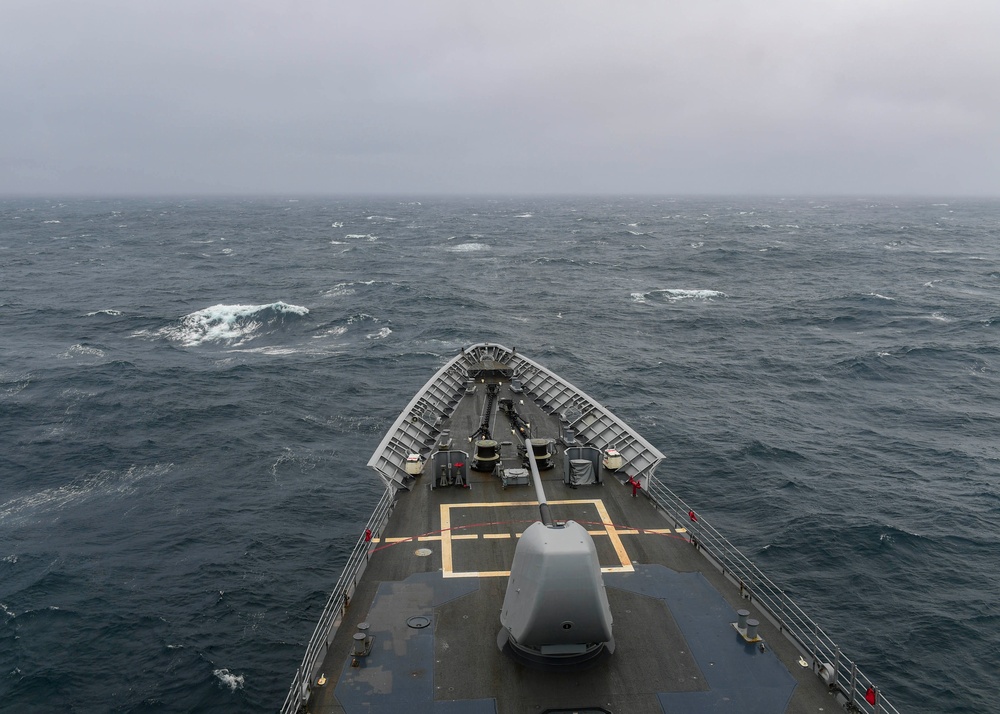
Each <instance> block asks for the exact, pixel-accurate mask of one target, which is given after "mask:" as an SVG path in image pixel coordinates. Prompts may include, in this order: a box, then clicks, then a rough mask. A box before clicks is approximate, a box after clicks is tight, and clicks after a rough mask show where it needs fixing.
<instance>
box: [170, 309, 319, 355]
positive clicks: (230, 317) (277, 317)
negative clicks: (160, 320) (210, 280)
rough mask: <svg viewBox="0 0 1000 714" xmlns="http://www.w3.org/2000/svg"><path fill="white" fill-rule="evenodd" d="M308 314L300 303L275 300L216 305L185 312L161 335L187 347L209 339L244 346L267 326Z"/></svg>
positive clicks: (307, 310) (271, 326) (274, 325)
mask: <svg viewBox="0 0 1000 714" xmlns="http://www.w3.org/2000/svg"><path fill="white" fill-rule="evenodd" d="M308 314H309V309H308V308H305V307H300V306H299V305H289V304H287V303H284V302H281V301H279V302H275V303H271V304H270V305H221V304H220V305H213V306H212V307H206V308H205V309H204V310H198V311H197V312H192V313H191V314H190V315H185V316H184V317H183V318H182V319H181V322H180V324H179V325H176V326H171V327H165V328H163V329H162V330H160V331H159V333H158V334H159V335H160V336H162V337H166V338H167V339H169V340H172V341H174V342H179V343H180V344H181V345H183V346H184V347H197V346H199V345H202V344H204V343H206V342H217V343H221V344H226V345H241V344H244V343H245V342H247V341H248V340H251V339H253V338H254V337H257V336H258V335H259V334H260V333H261V332H262V331H263V330H264V329H265V328H273V327H277V326H279V325H281V324H283V323H284V321H285V320H286V319H288V318H289V317H293V316H294V317H301V316H304V315H308Z"/></svg>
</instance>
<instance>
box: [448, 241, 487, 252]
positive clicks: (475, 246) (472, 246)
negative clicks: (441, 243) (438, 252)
mask: <svg viewBox="0 0 1000 714" xmlns="http://www.w3.org/2000/svg"><path fill="white" fill-rule="evenodd" d="M489 249H490V247H489V246H488V245H486V244H485V243H459V244H458V245H453V246H449V247H448V248H447V250H448V251H449V252H451V253H474V252H476V251H479V250H489Z"/></svg>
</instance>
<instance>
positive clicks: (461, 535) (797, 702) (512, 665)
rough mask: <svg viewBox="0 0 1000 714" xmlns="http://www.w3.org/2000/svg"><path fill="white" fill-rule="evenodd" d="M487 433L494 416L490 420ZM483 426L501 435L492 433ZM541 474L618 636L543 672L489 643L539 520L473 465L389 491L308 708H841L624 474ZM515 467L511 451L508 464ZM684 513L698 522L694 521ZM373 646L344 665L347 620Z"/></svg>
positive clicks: (535, 421)
mask: <svg viewBox="0 0 1000 714" xmlns="http://www.w3.org/2000/svg"><path fill="white" fill-rule="evenodd" d="M501 396H507V397H511V398H514V399H515V401H516V402H517V406H518V410H519V411H522V412H523V414H524V416H525V418H526V419H527V420H528V421H530V422H531V423H532V425H533V431H534V434H535V435H536V436H542V437H552V438H555V437H557V436H558V435H559V423H558V421H557V420H556V419H555V418H554V417H552V416H549V415H547V414H545V413H544V412H543V411H542V410H541V409H538V408H537V407H536V406H535V405H534V404H533V403H532V402H531V400H530V399H528V398H527V397H526V396H524V395H516V394H511V393H510V392H509V387H508V385H506V384H504V385H503V386H502V389H501ZM482 403H483V402H482V400H481V399H476V395H469V396H467V397H465V398H463V399H462V401H461V402H460V403H459V404H458V406H457V407H456V410H455V412H454V414H453V415H452V417H451V419H450V423H449V424H448V425H447V426H448V427H449V428H450V430H451V434H452V436H453V437H454V438H455V440H456V442H464V445H459V444H456V446H455V448H461V449H464V450H468V451H470V453H471V450H472V446H471V444H469V443H468V441H466V440H465V438H464V437H463V436H461V435H465V434H471V433H473V432H474V431H475V429H476V428H477V427H478V425H479V420H480V414H479V411H478V410H479V409H481V408H482ZM498 431H499V430H498ZM496 438H499V439H503V438H504V437H503V436H497V437H496ZM557 449H559V450H560V451H559V453H557V454H556V457H557V458H556V459H554V462H555V464H556V467H555V468H553V469H551V470H548V471H543V472H542V477H543V482H544V486H545V491H546V494H547V496H548V501H549V504H550V507H551V509H552V513H553V515H554V517H555V518H557V519H559V520H569V519H573V520H576V521H577V522H578V523H581V524H583V525H584V526H585V527H586V528H587V530H588V531H590V533H591V535H592V536H593V539H594V542H595V545H596V546H597V551H598V556H599V559H600V563H601V568H602V572H603V577H604V582H605V586H606V589H607V594H608V600H609V604H610V607H611V612H612V615H613V617H614V637H615V641H616V645H617V648H616V650H615V652H614V654H613V655H611V656H608V657H605V658H603V659H601V660H600V661H598V662H596V663H594V664H593V665H592V666H590V667H589V668H587V669H584V670H580V671H573V672H551V671H541V670H536V669H532V668H529V667H526V666H524V665H522V664H520V663H518V662H515V661H514V660H512V659H510V658H508V657H507V656H505V655H504V654H503V653H502V652H501V651H500V650H499V649H498V647H497V633H498V632H499V630H500V619H499V616H500V608H501V604H502V602H503V598H504V592H505V589H506V585H507V575H508V574H509V570H510V564H511V562H512V559H513V555H514V549H515V547H516V544H517V540H518V537H519V536H520V534H521V533H522V532H523V531H524V530H525V528H527V527H528V526H529V525H530V524H531V523H532V522H534V521H535V520H537V517H538V508H537V503H536V500H535V492H534V490H533V488H532V487H531V486H509V487H507V488H503V486H502V483H501V481H500V479H498V478H497V477H495V476H493V475H492V474H485V473H478V472H475V471H472V472H471V476H470V480H469V485H470V486H471V488H468V489H466V488H460V487H459V488H455V487H447V488H437V489H433V490H432V489H431V488H430V487H429V484H430V482H431V479H432V478H433V476H432V475H431V474H429V473H428V474H425V475H423V476H421V477H419V478H418V479H417V480H416V483H415V484H414V486H413V488H412V490H411V491H409V492H402V493H400V495H399V497H398V501H397V505H396V508H395V509H394V512H393V516H392V518H391V519H390V521H389V524H388V526H387V527H386V529H385V531H384V532H383V533H382V534H381V535H380V537H378V538H377V539H375V542H374V548H373V552H372V555H371V560H370V564H369V566H368V568H367V570H366V571H365V574H364V577H363V578H362V581H361V583H360V584H359V586H358V589H357V591H356V592H355V594H354V596H353V598H352V601H351V605H350V607H349V609H348V610H347V612H346V614H345V616H344V621H343V623H342V625H341V627H340V628H339V630H338V632H337V635H336V637H335V639H334V641H333V643H332V645H331V647H330V650H329V654H328V655H327V658H326V660H325V661H324V663H323V667H322V670H323V673H324V674H325V677H326V678H327V684H326V685H325V686H323V687H319V688H316V689H315V690H314V692H313V696H312V698H311V699H310V702H309V704H308V711H310V712H345V713H348V714H353V713H354V712H404V711H405V712H428V713H431V712H434V713H437V714H452V713H455V714H458V713H466V712H467V713H470V714H478V713H479V712H484V713H485V712H497V713H499V714H507V713H508V712H509V713H511V714H513V713H514V712H518V713H522V712H539V713H541V712H547V711H549V712H570V711H577V712H600V711H608V712H613V713H614V714H621V713H624V712H629V713H642V712H649V713H650V714H662V713H663V712H686V713H688V714H699V713H701V712H705V713H707V712H730V711H731V712H745V713H749V714H755V713H759V714H773V713H775V712H789V713H796V714H798V713H805V712H820V711H826V712H831V711H836V710H839V709H840V706H839V705H838V704H837V702H836V700H835V698H834V697H833V695H831V694H830V693H829V692H828V691H827V688H826V687H825V686H824V685H823V683H822V682H821V681H820V680H819V679H818V678H817V676H816V675H815V673H814V672H813V671H812V670H810V669H809V668H808V667H802V666H801V665H800V663H799V660H800V657H799V653H798V652H797V651H796V650H795V648H794V647H793V646H792V645H791V644H790V643H789V642H788V641H787V640H785V638H784V637H783V636H782V635H781V634H780V633H779V632H778V631H777V630H776V629H775V628H774V627H772V626H771V625H770V623H769V622H768V621H767V619H766V618H765V617H763V616H762V615H761V614H760V613H758V612H756V610H755V608H754V607H753V605H751V604H749V603H747V602H746V601H745V600H743V599H741V597H740V594H739V592H738V590H737V589H736V588H735V587H733V585H732V584H731V583H730V582H728V581H727V580H726V579H725V578H724V577H723V576H722V575H721V574H720V573H719V572H718V571H716V570H715V569H714V568H713V567H711V565H709V563H708V562H707V561H706V560H705V559H704V558H703V557H701V556H700V555H699V554H698V553H697V551H696V550H695V549H694V548H693V547H692V546H691V544H690V542H689V540H688V536H689V534H688V533H687V531H686V530H685V529H684V528H672V527H670V526H671V525H672V524H670V523H668V522H667V520H666V519H665V518H664V517H663V516H662V515H661V514H660V512H659V511H658V510H657V509H656V508H655V507H654V505H653V503H652V502H651V501H650V500H649V499H646V498H644V497H642V495H641V493H640V494H639V496H638V497H636V498H633V497H632V488H631V487H630V486H628V485H626V484H624V483H623V481H624V479H626V478H627V474H626V473H618V474H612V473H610V472H607V471H605V472H603V478H604V483H603V484H602V485H592V486H580V487H577V488H575V489H573V488H570V487H569V486H568V485H566V484H565V483H563V478H562V468H561V464H562V455H561V447H559V446H558V445H557ZM511 465H515V466H516V465H519V464H511ZM694 527H696V526H694ZM740 608H745V609H748V610H750V611H751V617H756V618H757V619H758V620H759V621H760V622H761V626H760V633H761V635H762V636H763V638H764V645H765V646H764V647H763V648H761V647H760V645H759V644H747V643H746V642H744V640H743V639H742V638H741V636H740V635H739V634H738V633H737V632H736V630H735V628H734V627H733V625H732V623H734V622H736V620H737V615H736V610H737V609H740ZM360 623H367V628H366V629H364V630H363V632H364V633H365V634H366V635H368V636H371V637H373V638H374V639H373V640H371V651H370V653H369V654H367V655H366V656H364V657H360V658H357V666H352V664H353V662H354V660H355V658H354V657H352V656H351V652H352V647H353V645H354V635H355V634H356V633H358V632H359V629H358V625H359V624H360Z"/></svg>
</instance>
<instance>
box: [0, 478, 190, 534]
mask: <svg viewBox="0 0 1000 714" xmlns="http://www.w3.org/2000/svg"><path fill="white" fill-rule="evenodd" d="M170 468H171V464H166V465H160V464H157V465H155V466H131V467H129V468H128V469H126V470H125V471H120V470H107V471H101V472H100V473H98V474H96V475H95V476H90V477H87V478H83V479H76V480H74V481H72V482H71V483H68V484H65V485H63V486H56V487H53V488H46V489H42V490H41V491H36V492H35V493H28V494H24V495H21V496H15V497H14V498H12V499H10V500H8V501H6V502H4V503H0V523H3V524H10V523H15V522H19V521H23V520H25V519H31V518H37V519H39V520H41V519H43V518H44V519H45V520H51V517H52V514H53V513H54V512H57V511H62V510H65V509H67V508H71V507H74V506H76V505H77V504H80V503H83V502H84V501H87V500H89V499H91V498H119V497H124V496H129V495H131V494H133V493H135V491H136V489H137V488H138V487H139V484H140V483H142V482H143V481H145V480H146V479H147V478H149V477H150V476H153V477H155V478H154V480H156V481H159V480H160V478H159V477H161V476H163V475H164V474H166V473H167V472H168V471H169V470H170Z"/></svg>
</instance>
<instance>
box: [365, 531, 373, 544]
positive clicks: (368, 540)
mask: <svg viewBox="0 0 1000 714" xmlns="http://www.w3.org/2000/svg"><path fill="white" fill-rule="evenodd" d="M371 540H372V532H371V529H370V528H365V543H371Z"/></svg>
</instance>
